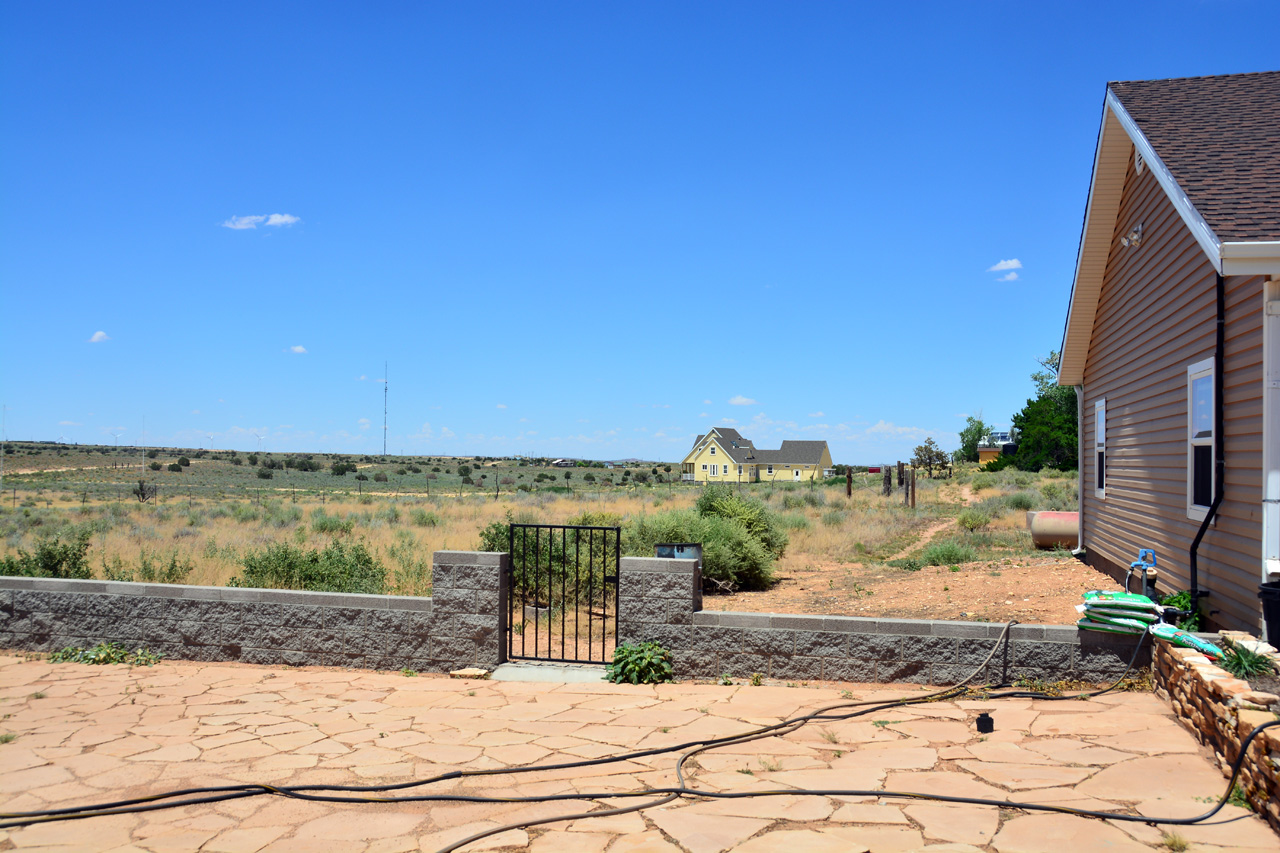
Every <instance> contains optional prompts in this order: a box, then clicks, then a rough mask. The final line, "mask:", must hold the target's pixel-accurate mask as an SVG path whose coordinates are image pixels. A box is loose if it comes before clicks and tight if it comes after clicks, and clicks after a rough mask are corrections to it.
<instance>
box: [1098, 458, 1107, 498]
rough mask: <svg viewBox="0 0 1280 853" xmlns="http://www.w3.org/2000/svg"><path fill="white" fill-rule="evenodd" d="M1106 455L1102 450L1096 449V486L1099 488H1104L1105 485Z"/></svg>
mask: <svg viewBox="0 0 1280 853" xmlns="http://www.w3.org/2000/svg"><path fill="white" fill-rule="evenodd" d="M1106 456H1107V455H1106V453H1104V452H1102V451H1101V450H1099V451H1098V488H1099V489H1102V488H1105V487H1106V485H1107V479H1106V470H1107V465H1106V462H1107V460H1106Z"/></svg>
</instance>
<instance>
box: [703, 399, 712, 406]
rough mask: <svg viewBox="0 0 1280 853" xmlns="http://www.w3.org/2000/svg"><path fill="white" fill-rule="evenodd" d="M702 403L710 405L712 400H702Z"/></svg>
mask: <svg viewBox="0 0 1280 853" xmlns="http://www.w3.org/2000/svg"><path fill="white" fill-rule="evenodd" d="M702 405H704V406H710V405H711V401H710V400H703V401H702Z"/></svg>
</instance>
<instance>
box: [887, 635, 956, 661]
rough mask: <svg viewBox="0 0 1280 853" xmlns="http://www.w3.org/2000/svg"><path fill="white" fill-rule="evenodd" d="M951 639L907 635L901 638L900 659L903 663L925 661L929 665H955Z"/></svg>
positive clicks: (954, 645) (954, 646) (954, 648)
mask: <svg viewBox="0 0 1280 853" xmlns="http://www.w3.org/2000/svg"><path fill="white" fill-rule="evenodd" d="M957 642H958V640H955V639H954V638H951V637H916V636H911V635H907V636H904V637H903V638H902V646H901V648H902V659H903V660H904V661H927V662H930V663H944V664H947V663H955V662H956V643H957Z"/></svg>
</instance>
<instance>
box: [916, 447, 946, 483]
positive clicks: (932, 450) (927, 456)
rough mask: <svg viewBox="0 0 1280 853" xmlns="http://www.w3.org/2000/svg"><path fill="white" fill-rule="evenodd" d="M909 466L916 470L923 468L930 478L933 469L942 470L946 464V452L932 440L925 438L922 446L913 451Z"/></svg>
mask: <svg viewBox="0 0 1280 853" xmlns="http://www.w3.org/2000/svg"><path fill="white" fill-rule="evenodd" d="M911 464H912V465H913V466H914V467H916V468H923V469H924V470H925V471H926V472H928V474H929V477H930V478H932V477H933V469H934V468H942V467H944V466H945V465H946V464H947V452H946V451H945V450H943V449H942V448H941V447H939V446H938V443H937V442H936V441H934V440H933V439H932V438H926V439H925V440H924V444H921V445H920V446H919V447H917V448H916V449H915V456H913V457H912V459H911Z"/></svg>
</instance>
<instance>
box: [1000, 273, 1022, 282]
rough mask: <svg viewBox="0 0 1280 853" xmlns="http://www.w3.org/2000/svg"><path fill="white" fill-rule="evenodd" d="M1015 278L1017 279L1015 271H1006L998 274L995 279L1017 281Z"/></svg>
mask: <svg viewBox="0 0 1280 853" xmlns="http://www.w3.org/2000/svg"><path fill="white" fill-rule="evenodd" d="M1017 280H1018V274H1017V273H1016V272H1009V273H1006V274H1004V275H1002V276H1000V277H999V278H998V279H996V281H1017Z"/></svg>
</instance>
